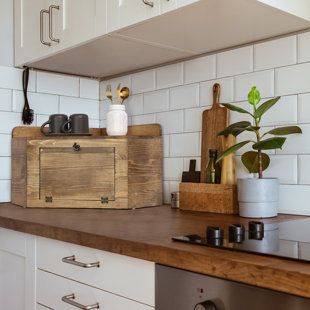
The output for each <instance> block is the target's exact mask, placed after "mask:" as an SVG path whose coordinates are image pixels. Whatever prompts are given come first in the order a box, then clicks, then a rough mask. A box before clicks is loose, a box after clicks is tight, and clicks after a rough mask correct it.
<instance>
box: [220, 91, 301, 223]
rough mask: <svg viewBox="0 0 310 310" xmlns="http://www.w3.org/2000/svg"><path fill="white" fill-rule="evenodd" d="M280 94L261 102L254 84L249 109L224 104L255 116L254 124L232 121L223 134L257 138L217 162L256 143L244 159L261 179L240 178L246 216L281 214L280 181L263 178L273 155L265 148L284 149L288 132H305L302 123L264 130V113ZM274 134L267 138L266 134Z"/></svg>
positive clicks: (241, 205)
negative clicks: (264, 131) (262, 122)
mask: <svg viewBox="0 0 310 310" xmlns="http://www.w3.org/2000/svg"><path fill="white" fill-rule="evenodd" d="M279 99H280V97H276V98H273V99H270V100H268V101H266V102H263V103H261V104H260V101H261V96H260V93H259V91H258V90H257V89H256V87H255V86H254V87H252V89H251V91H250V92H249V94H248V102H249V104H250V105H251V106H252V108H253V112H252V113H251V112H249V111H247V110H245V109H242V108H240V107H238V106H236V105H232V104H223V106H225V107H226V108H227V109H229V110H231V111H235V112H239V113H244V114H248V115H250V116H251V117H252V118H253V124H251V122H248V121H242V122H237V123H234V124H231V125H230V126H228V127H227V128H225V129H224V130H223V131H221V132H220V133H219V135H221V136H228V135H230V134H231V135H233V136H235V137H237V136H238V135H239V134H241V133H242V132H244V131H249V132H252V133H253V137H254V139H253V140H246V141H242V142H239V143H237V144H235V145H233V146H231V147H230V148H228V149H226V150H225V151H224V152H223V153H222V154H220V156H219V157H218V159H217V161H218V162H219V161H220V160H222V159H223V158H224V157H225V156H227V155H229V154H231V153H234V152H236V151H237V150H239V149H241V148H242V147H243V146H245V145H247V144H252V149H253V150H252V151H248V152H245V153H244V154H243V155H242V157H241V161H242V163H243V165H244V166H245V167H246V169H247V170H248V171H249V172H250V173H253V174H257V176H258V178H247V179H238V200H239V214H240V216H243V217H253V218H262V217H273V216H276V215H277V210H278V197H279V181H278V179H276V178H263V171H264V170H266V169H267V168H268V166H269V164H270V158H269V156H268V154H266V153H265V152H264V151H266V150H275V149H282V146H283V144H284V142H285V140H286V138H285V137H283V136H286V135H290V134H297V133H302V131H301V129H300V128H299V127H298V126H287V127H277V128H274V129H272V130H270V131H268V132H266V133H264V134H263V133H262V130H261V127H260V123H261V119H262V117H263V115H264V114H265V113H266V112H267V111H268V110H269V109H270V108H272V107H273V106H274V105H275V104H276V103H277V102H278V101H279ZM267 135H268V136H271V137H266V136H267Z"/></svg>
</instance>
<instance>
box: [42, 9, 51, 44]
mask: <svg viewBox="0 0 310 310" xmlns="http://www.w3.org/2000/svg"><path fill="white" fill-rule="evenodd" d="M44 14H49V11H47V10H41V11H40V41H41V43H42V44H44V45H47V46H51V45H52V44H51V43H50V42H46V41H44V31H43V27H44V25H43V18H44Z"/></svg>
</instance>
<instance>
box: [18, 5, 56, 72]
mask: <svg viewBox="0 0 310 310" xmlns="http://www.w3.org/2000/svg"><path fill="white" fill-rule="evenodd" d="M14 10H15V17H14V20H15V65H17V66H21V65H23V64H25V63H27V62H29V61H31V60H34V59H39V58H41V57H43V56H45V55H47V54H49V53H50V52H51V51H52V49H53V46H52V45H50V44H51V42H50V40H49V36H48V32H49V31H48V29H49V15H48V12H47V10H48V3H47V1H46V0H15V3H14ZM42 10H46V11H45V12H44V13H43V12H42ZM42 42H46V44H43V43H42Z"/></svg>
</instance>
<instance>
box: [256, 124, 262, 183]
mask: <svg viewBox="0 0 310 310" xmlns="http://www.w3.org/2000/svg"><path fill="white" fill-rule="evenodd" d="M255 125H256V127H259V119H255ZM255 134H256V140H257V142H260V140H261V135H260V132H259V129H258V130H255ZM257 153H258V178H259V179H262V178H263V158H262V151H261V150H258V151H257Z"/></svg>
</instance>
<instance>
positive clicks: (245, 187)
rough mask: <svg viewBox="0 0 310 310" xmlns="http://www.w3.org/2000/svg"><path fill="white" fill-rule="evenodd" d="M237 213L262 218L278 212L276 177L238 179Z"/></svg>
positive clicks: (272, 215)
mask: <svg viewBox="0 0 310 310" xmlns="http://www.w3.org/2000/svg"><path fill="white" fill-rule="evenodd" d="M238 201H239V215H240V216H242V217H251V218H264V217H274V216H277V214H278V202H279V180H278V179H238Z"/></svg>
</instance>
